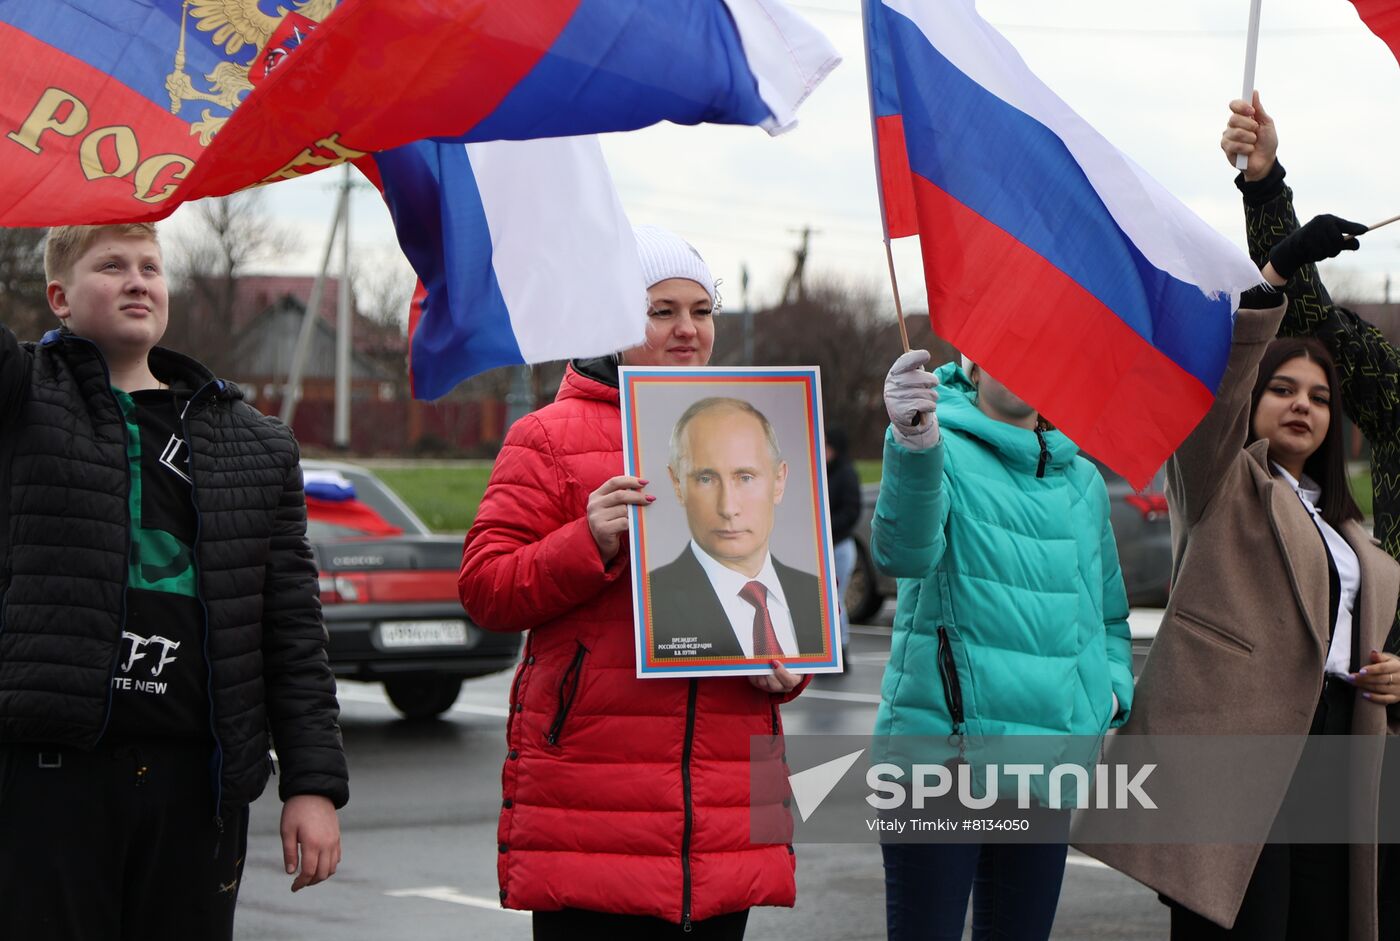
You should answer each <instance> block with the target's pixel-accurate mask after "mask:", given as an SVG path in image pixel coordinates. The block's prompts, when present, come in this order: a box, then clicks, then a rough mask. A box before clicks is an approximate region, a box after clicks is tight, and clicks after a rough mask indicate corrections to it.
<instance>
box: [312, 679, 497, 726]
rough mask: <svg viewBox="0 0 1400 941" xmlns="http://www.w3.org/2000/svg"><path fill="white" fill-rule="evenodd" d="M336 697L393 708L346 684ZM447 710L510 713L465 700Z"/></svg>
mask: <svg viewBox="0 0 1400 941" xmlns="http://www.w3.org/2000/svg"><path fill="white" fill-rule="evenodd" d="M336 698H338V699H341V700H345V701H347V702H366V703H372V704H374V705H376V706H384V707H386V708H388V709H392V708H394V707H393V705H391V704H390V702H389V700H388V699H386V698H384V696H383V695H382V694H381V695H376V694H374V693H369V692H361V691H360V690H358V689H351V688H349V687H346V686H342V687H340V689H339V690H338V691H337V692H336ZM448 711H449V712H460V713H463V714H466V715H476V716H492V717H494V718H498V719H504V718H505V717H507V716H509V715H510V710H509V709H507V708H505V707H504V706H478V705H474V704H472V703H465V702H459V703H457V704H456V705H455V706H453V707H452V708H451V709H449V710H448Z"/></svg>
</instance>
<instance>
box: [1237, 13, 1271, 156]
mask: <svg viewBox="0 0 1400 941" xmlns="http://www.w3.org/2000/svg"><path fill="white" fill-rule="evenodd" d="M1263 2H1264V0H1249V36H1248V38H1247V39H1246V40H1245V47H1244V90H1243V91H1242V92H1240V98H1241V99H1243V100H1244V101H1252V100H1253V99H1254V66H1255V63H1256V62H1257V61H1258V58H1259V8H1260V7H1261V6H1262V5H1263ZM1247 166H1249V157H1247V156H1245V155H1244V154H1236V155H1235V169H1236V170H1243V169H1244V168H1245V167H1247Z"/></svg>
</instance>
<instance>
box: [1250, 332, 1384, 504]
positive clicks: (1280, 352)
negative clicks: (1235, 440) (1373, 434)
mask: <svg viewBox="0 0 1400 941" xmlns="http://www.w3.org/2000/svg"><path fill="white" fill-rule="evenodd" d="M1300 358H1301V359H1306V360H1311V361H1312V362H1314V363H1316V364H1317V365H1318V366H1320V367H1322V372H1323V374H1324V375H1325V376H1326V377H1327V388H1328V391H1329V393H1330V394H1329V396H1328V405H1327V410H1328V412H1329V413H1330V416H1331V418H1330V420H1329V421H1328V423H1327V434H1326V435H1325V436H1323V439H1322V444H1321V445H1319V446H1318V448H1317V450H1316V451H1314V452H1313V453H1312V454H1310V455H1308V459H1307V460H1306V461H1305V462H1303V473H1305V474H1307V475H1308V476H1309V477H1311V478H1312V479H1313V480H1314V481H1315V482H1316V483H1317V485H1318V486H1319V487H1321V488H1322V501H1321V502H1322V506H1320V507H1319V509H1320V510H1321V511H1322V518H1323V519H1325V520H1326V521H1327V523H1328V525H1330V526H1333V527H1334V528H1335V527H1340V526H1341V525H1342V523H1344V522H1345V521H1347V520H1358V521H1359V520H1361V519H1362V516H1361V508H1360V507H1358V506H1357V505H1356V501H1355V500H1353V499H1352V497H1351V487H1350V486H1349V485H1348V483H1347V465H1346V454H1345V445H1344V444H1343V442H1342V390H1341V388H1340V386H1339V384H1338V382H1337V367H1336V365H1335V364H1333V362H1332V354H1330V353H1328V352H1327V347H1325V346H1323V345H1322V344H1321V343H1319V342H1318V341H1317V340H1314V339H1313V338H1312V337H1279V338H1278V339H1277V340H1274V341H1273V342H1272V343H1270V344H1269V346H1268V348H1267V349H1266V350H1264V358H1263V359H1262V360H1260V362H1259V375H1258V376H1256V377H1255V379H1254V391H1253V393H1251V394H1250V397H1249V441H1250V443H1253V442H1255V441H1258V440H1259V436H1258V435H1256V434H1255V433H1254V413H1255V412H1256V411H1257V410H1258V408H1259V400H1260V399H1261V398H1263V397H1264V390H1265V389H1266V388H1268V385H1269V382H1270V380H1272V379H1273V378H1274V373H1276V372H1278V371H1279V368H1280V367H1281V366H1283V364H1284V363H1286V362H1288V361H1289V360H1294V359H1300Z"/></svg>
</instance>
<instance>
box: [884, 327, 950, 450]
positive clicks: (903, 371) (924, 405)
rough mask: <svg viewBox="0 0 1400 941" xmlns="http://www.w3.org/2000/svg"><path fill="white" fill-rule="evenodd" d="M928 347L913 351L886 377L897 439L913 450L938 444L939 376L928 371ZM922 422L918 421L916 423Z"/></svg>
mask: <svg viewBox="0 0 1400 941" xmlns="http://www.w3.org/2000/svg"><path fill="white" fill-rule="evenodd" d="M930 358H931V357H930V354H929V351H928V350H910V351H909V352H908V353H905V354H904V355H903V356H901V357H900V358H899V359H897V360H895V361H894V365H893V366H891V367H890V372H889V375H887V376H885V411H887V412H889V415H890V424H891V425H892V426H893V427H894V439H895V441H897V442H899V444H900V445H901V446H902V447H904V448H906V449H907V450H910V451H926V450H928V449H929V448H931V447H933V446H934V445H935V444H937V443H938V417H937V415H936V414H935V413H934V410H933V409H934V406H935V405H937V404H938V391H937V390H936V389H935V388H934V387H935V386H937V385H938V377H937V376H935V375H934V374H933V373H931V372H926V371H925V370H924V364H925V363H927V362H928V361H929V359H930ZM916 421H917V422H918V424H915V422H916Z"/></svg>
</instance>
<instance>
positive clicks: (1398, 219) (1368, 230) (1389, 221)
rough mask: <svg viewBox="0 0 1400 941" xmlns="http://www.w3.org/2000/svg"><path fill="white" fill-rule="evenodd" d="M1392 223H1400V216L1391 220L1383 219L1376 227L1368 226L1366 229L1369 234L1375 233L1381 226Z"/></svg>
mask: <svg viewBox="0 0 1400 941" xmlns="http://www.w3.org/2000/svg"><path fill="white" fill-rule="evenodd" d="M1392 222H1400V216H1391V217H1390V218H1389V219H1383V220H1381V221H1380V222H1377V223H1376V224H1375V225H1372V226H1367V227H1366V231H1367V232H1374V231H1376V230H1377V229H1379V228H1380V227H1381V226H1383V225H1390V224H1391V223H1392Z"/></svg>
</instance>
